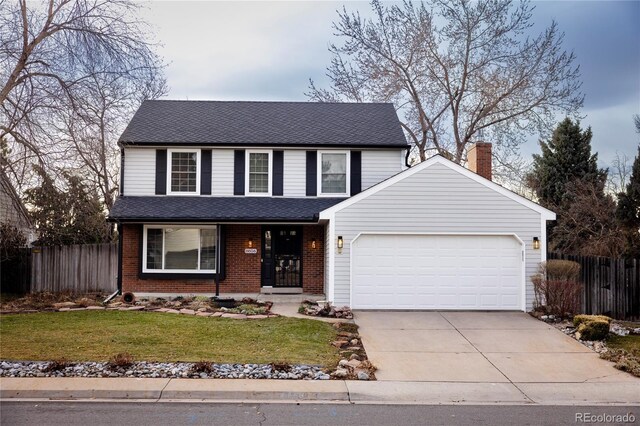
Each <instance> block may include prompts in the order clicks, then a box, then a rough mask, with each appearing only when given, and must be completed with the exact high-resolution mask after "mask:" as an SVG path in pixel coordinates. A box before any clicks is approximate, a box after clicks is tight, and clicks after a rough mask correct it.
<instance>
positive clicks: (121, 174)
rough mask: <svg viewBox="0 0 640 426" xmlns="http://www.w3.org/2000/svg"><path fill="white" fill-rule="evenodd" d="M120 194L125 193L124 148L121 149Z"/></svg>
mask: <svg viewBox="0 0 640 426" xmlns="http://www.w3.org/2000/svg"><path fill="white" fill-rule="evenodd" d="M118 192H119V195H124V148H122V149H121V150H120V188H118Z"/></svg>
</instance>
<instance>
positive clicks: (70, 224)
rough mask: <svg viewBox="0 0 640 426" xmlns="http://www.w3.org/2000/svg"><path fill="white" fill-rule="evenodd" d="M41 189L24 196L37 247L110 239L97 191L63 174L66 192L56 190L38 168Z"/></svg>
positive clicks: (37, 188)
mask: <svg viewBox="0 0 640 426" xmlns="http://www.w3.org/2000/svg"><path fill="white" fill-rule="evenodd" d="M35 171H36V174H37V175H38V177H39V178H40V181H41V183H40V185H39V186H37V187H35V188H31V189H28V190H27V191H26V192H25V195H26V201H27V203H28V204H29V206H30V214H31V217H32V219H33V221H34V223H35V224H36V227H37V228H38V234H39V235H40V237H39V238H38V240H37V241H36V242H35V244H39V245H66V244H95V243H102V242H107V241H109V240H110V239H111V232H110V229H111V226H110V225H109V224H108V223H107V221H106V215H105V212H104V209H103V204H102V202H101V201H100V198H99V197H98V195H97V193H96V191H94V190H91V188H89V187H88V186H87V185H86V184H85V183H84V182H83V181H82V179H81V178H79V177H78V176H75V175H73V174H71V173H68V172H64V173H63V178H64V180H65V186H66V188H65V189H64V190H61V189H59V188H58V187H57V186H56V185H55V182H54V181H53V179H52V178H51V176H49V175H48V174H47V173H46V172H45V171H44V169H42V168H41V167H36V168H35Z"/></svg>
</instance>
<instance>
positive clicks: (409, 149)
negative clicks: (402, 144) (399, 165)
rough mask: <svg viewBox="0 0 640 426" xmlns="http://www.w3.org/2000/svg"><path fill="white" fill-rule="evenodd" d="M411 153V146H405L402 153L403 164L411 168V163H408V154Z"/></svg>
mask: <svg viewBox="0 0 640 426" xmlns="http://www.w3.org/2000/svg"><path fill="white" fill-rule="evenodd" d="M410 154H411V148H410V147H407V153H406V154H405V155H404V165H405V166H407V168H409V169H410V168H411V164H409V155H410Z"/></svg>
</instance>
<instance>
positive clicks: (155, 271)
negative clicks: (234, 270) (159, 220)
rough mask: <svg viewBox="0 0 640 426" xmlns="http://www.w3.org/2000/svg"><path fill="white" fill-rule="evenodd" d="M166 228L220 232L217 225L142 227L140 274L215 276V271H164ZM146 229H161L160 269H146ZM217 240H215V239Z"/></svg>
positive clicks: (218, 252) (217, 250) (217, 254)
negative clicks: (214, 230)
mask: <svg viewBox="0 0 640 426" xmlns="http://www.w3.org/2000/svg"><path fill="white" fill-rule="evenodd" d="M166 228H181V229H185V228H188V229H216V235H217V232H220V230H219V229H218V226H217V225H178V224H169V225H144V227H143V232H142V259H140V261H141V262H142V273H144V274H215V273H216V270H215V269H164V247H165V242H164V236H165V233H164V229H166ZM148 229H162V230H163V232H162V269H148V268H147V230H148ZM216 240H217V238H216ZM217 243H218V241H216V265H217V264H218V260H217V257H218V256H219V254H220V251H219V250H220V248H219V247H218V244H217ZM198 267H200V247H198Z"/></svg>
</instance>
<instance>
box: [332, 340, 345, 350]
mask: <svg viewBox="0 0 640 426" xmlns="http://www.w3.org/2000/svg"><path fill="white" fill-rule="evenodd" d="M331 344H332V345H333V346H335V347H336V348H342V347H343V346H346V345H348V344H349V342H348V341H346V340H336V341H335V342H331Z"/></svg>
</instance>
